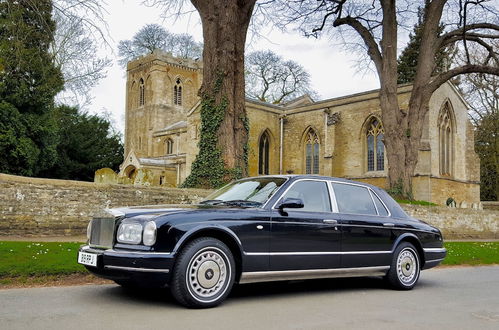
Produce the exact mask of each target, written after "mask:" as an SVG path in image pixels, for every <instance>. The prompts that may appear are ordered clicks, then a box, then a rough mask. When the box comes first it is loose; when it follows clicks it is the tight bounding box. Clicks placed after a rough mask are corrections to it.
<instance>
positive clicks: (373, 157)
mask: <svg viewBox="0 0 499 330" xmlns="http://www.w3.org/2000/svg"><path fill="white" fill-rule="evenodd" d="M384 134H385V130H384V129H383V124H381V121H380V120H378V119H377V118H375V117H373V118H372V119H371V121H370V122H369V124H368V125H367V131H366V139H367V170H368V171H383V170H384V169H385V144H384V143H383V138H384V136H385V135H384Z"/></svg>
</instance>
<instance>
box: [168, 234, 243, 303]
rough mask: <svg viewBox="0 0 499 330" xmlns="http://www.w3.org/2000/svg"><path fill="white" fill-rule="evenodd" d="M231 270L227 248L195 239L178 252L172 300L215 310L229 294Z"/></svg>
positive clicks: (233, 266)
mask: <svg viewBox="0 0 499 330" xmlns="http://www.w3.org/2000/svg"><path fill="white" fill-rule="evenodd" d="M235 270H236V269H235V262H234V257H233V256H232V253H231V251H230V249H229V248H228V247H227V245H225V244H224V243H223V242H222V241H220V240H218V239H215V238H211V237H201V238H197V239H195V240H193V241H192V242H189V243H188V244H187V246H185V248H183V249H182V250H181V251H180V253H179V256H178V259H177V262H176V264H175V267H174V269H173V274H172V278H171V283H170V290H171V293H172V295H173V297H174V298H175V300H177V302H179V303H180V304H181V305H184V306H186V307H191V308H208V307H215V306H217V305H219V304H221V303H222V302H223V301H224V300H225V298H226V297H227V296H228V295H229V293H230V290H231V289H232V285H233V284H234V279H235Z"/></svg>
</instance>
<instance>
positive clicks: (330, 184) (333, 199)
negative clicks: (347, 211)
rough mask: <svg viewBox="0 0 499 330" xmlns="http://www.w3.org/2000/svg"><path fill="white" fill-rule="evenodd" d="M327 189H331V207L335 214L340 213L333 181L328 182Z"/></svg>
mask: <svg viewBox="0 0 499 330" xmlns="http://www.w3.org/2000/svg"><path fill="white" fill-rule="evenodd" d="M327 189H329V197H330V199H331V207H332V208H333V213H339V211H338V202H337V201H336V194H335V192H334V189H333V182H332V181H331V180H328V181H327Z"/></svg>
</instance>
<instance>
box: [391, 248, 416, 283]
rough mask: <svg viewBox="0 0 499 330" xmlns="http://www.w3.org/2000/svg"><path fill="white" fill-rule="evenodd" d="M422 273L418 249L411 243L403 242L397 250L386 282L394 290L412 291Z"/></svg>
mask: <svg viewBox="0 0 499 330" xmlns="http://www.w3.org/2000/svg"><path fill="white" fill-rule="evenodd" d="M420 271H421V270H420V261H419V255H418V252H417V250H416V248H415V247H414V245H412V244H411V243H408V242H402V243H401V244H400V245H399V246H397V248H396V249H395V253H394V254H393V260H392V264H391V266H390V270H389V271H388V274H386V280H387V281H388V283H389V284H390V285H391V286H392V287H393V288H394V289H398V290H411V289H412V288H413V287H414V286H415V285H416V283H417V281H418V279H419V273H420Z"/></svg>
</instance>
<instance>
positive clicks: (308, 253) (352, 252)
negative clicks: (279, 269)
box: [243, 251, 392, 256]
mask: <svg viewBox="0 0 499 330" xmlns="http://www.w3.org/2000/svg"><path fill="white" fill-rule="evenodd" d="M243 253H244V255H246V256H310V255H317V256H320V255H352V254H389V253H392V251H345V252H243Z"/></svg>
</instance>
